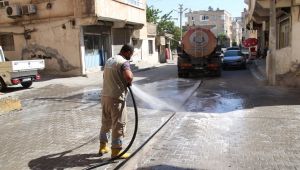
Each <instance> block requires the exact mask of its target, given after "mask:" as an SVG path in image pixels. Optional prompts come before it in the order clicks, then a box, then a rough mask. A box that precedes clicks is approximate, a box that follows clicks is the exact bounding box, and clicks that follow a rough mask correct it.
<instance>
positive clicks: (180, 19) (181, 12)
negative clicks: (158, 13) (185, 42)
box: [178, 4, 188, 41]
mask: <svg viewBox="0 0 300 170" xmlns="http://www.w3.org/2000/svg"><path fill="white" fill-rule="evenodd" d="M186 10H188V9H187V8H185V9H184V10H183V4H179V11H178V13H179V22H180V23H179V24H180V41H182V14H183V12H185V11H186Z"/></svg>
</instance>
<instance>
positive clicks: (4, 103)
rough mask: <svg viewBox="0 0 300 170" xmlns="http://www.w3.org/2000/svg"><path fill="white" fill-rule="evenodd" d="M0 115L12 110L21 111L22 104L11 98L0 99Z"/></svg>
mask: <svg viewBox="0 0 300 170" xmlns="http://www.w3.org/2000/svg"><path fill="white" fill-rule="evenodd" d="M0 108H1V110H0V115H1V114H4V113H7V112H10V111H14V110H21V108H22V104H21V101H20V100H19V99H17V98H13V97H4V98H1V99H0Z"/></svg>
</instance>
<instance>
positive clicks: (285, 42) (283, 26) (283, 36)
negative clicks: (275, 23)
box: [278, 17, 290, 49]
mask: <svg viewBox="0 0 300 170" xmlns="http://www.w3.org/2000/svg"><path fill="white" fill-rule="evenodd" d="M278 36H279V37H278V48H279V49H281V48H284V47H288V46H289V45H290V19H289V17H287V18H284V19H281V20H279V30H278Z"/></svg>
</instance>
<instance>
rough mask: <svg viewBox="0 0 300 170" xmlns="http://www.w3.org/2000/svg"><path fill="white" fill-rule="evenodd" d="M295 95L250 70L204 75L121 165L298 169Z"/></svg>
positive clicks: (299, 120) (299, 103) (299, 115)
mask: <svg viewBox="0 0 300 170" xmlns="http://www.w3.org/2000/svg"><path fill="white" fill-rule="evenodd" d="M299 96H300V92H299V91H297V90H296V89H287V88H281V87H270V86H265V85H264V84H262V83H261V82H260V81H257V80H255V79H253V76H252V75H251V74H250V72H249V70H245V71H244V70H232V71H226V72H223V75H222V77H221V78H216V79H213V78H206V79H204V81H203V84H202V86H201V87H200V88H198V89H197V90H196V91H195V92H194V94H193V95H192V97H190V98H189V100H188V101H187V102H186V104H185V106H184V108H185V111H181V112H177V113H176V114H175V116H174V118H173V119H172V120H171V121H170V123H168V125H167V126H166V127H165V128H164V129H163V130H162V131H160V132H159V133H158V134H157V135H156V139H155V142H150V143H149V144H148V145H146V146H145V148H144V149H143V150H142V151H141V152H140V154H138V155H137V156H136V157H134V158H133V159H131V161H129V162H128V163H127V164H126V166H124V167H123V169H143V170H148V169H151V170H152V169H153V170H160V169H161V170H164V169H172V170H173V169H174V170H181V169H218V170H219V169H293V170H295V169H300V142H299V139H300V133H299V132H300V130H299V129H300V99H299Z"/></svg>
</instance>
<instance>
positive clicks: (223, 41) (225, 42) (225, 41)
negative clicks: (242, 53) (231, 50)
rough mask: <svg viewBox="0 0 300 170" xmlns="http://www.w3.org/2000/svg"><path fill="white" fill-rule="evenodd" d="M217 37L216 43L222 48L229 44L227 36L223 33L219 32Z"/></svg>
mask: <svg viewBox="0 0 300 170" xmlns="http://www.w3.org/2000/svg"><path fill="white" fill-rule="evenodd" d="M217 39H218V45H219V46H221V47H222V48H224V47H228V46H229V45H230V44H229V38H228V37H227V35H226V34H225V33H220V34H219V35H218V37H217Z"/></svg>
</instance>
